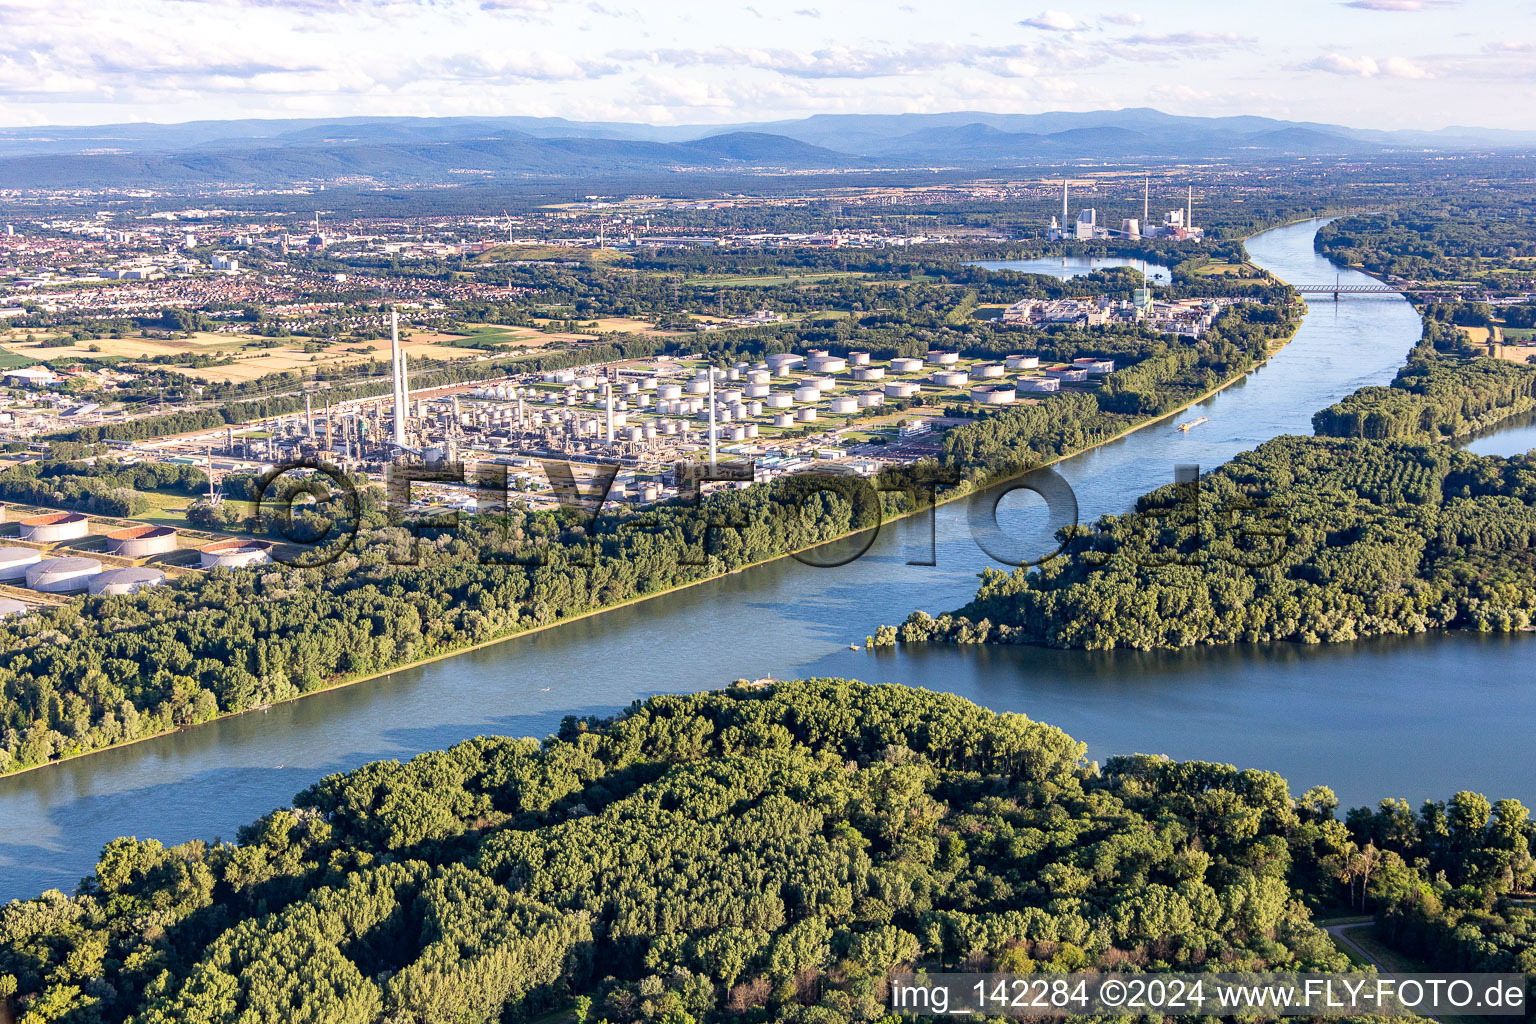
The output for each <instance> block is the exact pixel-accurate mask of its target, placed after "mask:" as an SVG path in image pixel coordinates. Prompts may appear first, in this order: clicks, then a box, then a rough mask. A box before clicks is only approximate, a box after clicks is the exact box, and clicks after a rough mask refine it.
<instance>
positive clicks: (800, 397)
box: [795, 384, 821, 402]
mask: <svg viewBox="0 0 1536 1024" xmlns="http://www.w3.org/2000/svg"><path fill="white" fill-rule="evenodd" d="M795 401H797V402H819V401H821V388H817V387H811V386H810V385H809V384H804V385H801V386H800V387H798V388H795Z"/></svg>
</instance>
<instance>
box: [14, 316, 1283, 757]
mask: <svg viewBox="0 0 1536 1024" xmlns="http://www.w3.org/2000/svg"><path fill="white" fill-rule="evenodd" d="M1299 329H1300V322H1298V323H1297V324H1296V325H1295V326H1294V327H1293V328H1292V330H1291V331H1290V332H1289V333H1287V334H1286V335H1284V336H1283V337H1280V338H1277V339H1274V340H1272V341H1271V342H1270V343H1269V345H1268V347H1267V350H1266V352H1265V354H1264V356H1263V358H1262V359H1258V360H1256V361H1255V362H1254V363H1253V364H1252V365H1250V366H1248V367H1246V368H1245V369H1243V370H1242V371H1241V372H1238V373H1235V374H1233V375H1231V376H1230V377H1228V378H1227V379H1225V380H1223V381H1222V382H1221V383H1219V384H1217V385H1216V386H1214V387H1212V388H1209V389H1207V390H1206V391H1204V392H1201V393H1199V394H1197V395H1194V396H1192V397H1190V398H1189V399H1188V400H1187V401H1184V402H1182V403H1181V404H1179V405H1178V406H1177V407H1175V408H1172V409H1169V410H1167V411H1166V412H1162V413H1159V414H1156V415H1152V416H1148V417H1145V418H1143V419H1141V420H1137V421H1134V422H1133V423H1131V424H1130V425H1129V426H1127V427H1125V428H1124V429H1123V430H1119V431H1117V432H1115V433H1114V434H1111V435H1109V436H1106V437H1103V438H1101V439H1099V440H1098V441H1096V442H1094V443H1093V444H1089V445H1084V446H1083V447H1081V448H1077V449H1072V450H1069V451H1065V452H1062V453H1060V454H1058V455H1056V456H1054V457H1053V458H1051V459H1049V460H1046V461H1044V462H1042V463H1040V464H1038V465H1035V466H1031V467H1029V468H1028V469H1024V470H1020V471H1017V472H1013V473H1010V474H1008V475H1006V476H1002V477H998V478H996V479H989V480H987V481H986V482H985V483H984V484H982V485H979V486H978V485H977V484H973V483H971V482H970V481H966V480H962V481H960V483H959V484H957V485H956V486H955V487H953V488H951V489H950V490H949V491H947V492H945V494H943V495H942V496H939V497H938V500H936V501H934V502H931V503H925V504H921V505H918V506H917V507H915V508H913V509H911V510H909V511H906V512H903V513H899V514H896V515H892V516H890V517H889V518H885V517H884V516H882V520H881V526H882V527H883V526H885V525H888V524H890V523H893V522H897V521H900V520H902V519H905V518H908V517H911V516H914V515H918V514H922V513H927V512H931V511H932V510H933V509H935V508H937V507H940V506H943V505H948V504H950V503H953V502H956V501H959V500H961V499H964V498H967V497H970V496H971V495H972V494H974V493H976V492H977V491H978V490H990V489H992V488H995V487H1001V486H1004V485H1006V484H1008V483H1010V482H1012V481H1014V480H1017V479H1019V478H1020V477H1022V476H1024V475H1025V474H1027V473H1030V472H1034V471H1036V470H1038V469H1041V468H1046V467H1049V466H1054V465H1057V464H1060V463H1062V462H1065V461H1068V460H1071V459H1076V458H1079V457H1081V456H1083V455H1085V454H1087V453H1088V452H1091V451H1094V450H1096V449H1098V448H1102V447H1104V446H1106V445H1110V444H1113V443H1115V442H1117V441H1121V440H1123V439H1125V438H1127V437H1129V436H1131V435H1133V434H1135V433H1137V432H1139V431H1141V430H1144V429H1146V428H1148V427H1152V426H1155V425H1157V424H1159V423H1164V422H1166V421H1168V420H1170V419H1172V418H1173V417H1175V416H1178V415H1179V414H1180V413H1182V412H1185V411H1186V410H1188V409H1190V408H1192V407H1194V406H1197V405H1200V404H1201V403H1204V402H1207V401H1210V400H1211V399H1212V398H1213V397H1215V396H1216V395H1218V394H1220V393H1221V392H1223V391H1225V390H1226V389H1228V388H1230V387H1232V386H1233V385H1235V384H1237V383H1238V382H1240V381H1243V380H1245V379H1247V377H1248V376H1249V375H1250V374H1252V373H1253V372H1255V371H1256V370H1258V369H1260V368H1261V367H1263V366H1265V365H1266V364H1267V363H1268V362H1269V361H1270V359H1272V358H1273V357H1274V355H1275V354H1276V353H1277V352H1279V351H1281V350H1282V349H1284V348H1285V347H1286V346H1287V345H1288V344H1290V342H1291V341H1292V340H1294V338H1295V337H1296V333H1297V331H1298V330H1299ZM876 529H878V527H877V528H876ZM869 532H870V531H869V530H856V531H850V532H848V533H845V534H842V535H839V536H835V537H830V538H827V539H825V540H822V541H818V542H817V543H816V544H812V545H807V546H804V547H800V548H796V549H793V550H790V551H784V552H782V553H779V554H776V555H773V556H771V557H768V558H763V559H759V560H757V561H754V562H749V563H745V564H743V565H740V566H736V567H734V568H732V569H727V570H724V571H721V572H715V573H710V574H709V575H706V576H702V577H700V578H699V579H696V580H690V581H689V582H687V583H681V584H677V585H675V586H670V587H665V588H662V589H659V590H656V591H654V592H652V593H648V594H643V595H638V596H636V597H632V598H628V599H626V600H623V601H618V602H614V603H611V604H606V605H602V606H599V607H595V608H591V609H588V610H587V611H584V612H580V613H577V614H573V615H570V616H566V617H562V618H560V619H558V620H556V621H553V622H549V623H545V624H543V625H540V626H534V627H532V628H529V629H520V630H515V631H511V632H507V633H502V634H500V635H497V636H494V637H490V638H488V639H486V640H481V641H478V642H475V643H470V644H463V645H456V646H450V647H448V648H447V649H444V650H440V651H439V652H438V653H436V654H433V655H430V656H428V657H424V658H418V659H412V660H410V661H406V662H401V663H399V664H396V665H392V666H390V667H388V668H384V669H378V670H375V671H370V672H366V673H361V674H358V675H355V676H341V677H334V678H332V679H330V680H327V681H325V682H323V683H322V684H321V685H318V686H315V687H314V688H313V689H309V690H305V691H304V692H302V693H296V694H294V695H292V696H290V697H286V698H283V699H281V700H277V701H271V702H268V703H266V704H263V705H261V706H259V707H254V708H248V709H245V710H241V711H231V712H224V713H220V714H216V715H212V716H210V717H208V718H206V719H203V720H202V721H199V722H195V723H189V724H184V725H179V726H176V727H175V728H170V729H162V730H157V731H155V732H153V733H149V734H145V735H142V736H135V737H134V738H133V739H131V740H123V741H121V742H117V743H112V744H108V745H106V746H101V747H93V748H91V749H88V750H80V751H77V752H74V753H71V754H68V755H66V756H64V757H59V758H54V759H52V760H49V761H46V762H43V763H41V764H35V765H27V766H25V767H18V768H13V769H10V770H8V771H5V772H0V778H9V777H12V776H20V775H24V774H27V773H29V772H35V771H40V770H42V769H45V768H49V767H53V766H56V765H63V764H67V763H70V762H72V761H77V760H79V759H81V758H85V757H89V756H91V755H93V754H99V753H105V752H107V751H112V750H120V749H124V748H127V747H132V746H134V745H137V744H141V743H144V742H147V741H150V740H156V739H163V738H165V737H167V736H173V735H176V734H179V733H183V732H187V731H189V730H193V729H198V728H201V727H203V726H205V725H210V724H213V723H216V722H220V721H226V720H229V719H233V718H239V717H242V716H246V715H250V714H252V713H256V712H266V711H269V710H270V709H271V708H273V707H276V706H280V705H285V704H291V703H294V702H296V701H300V700H303V699H304V698H306V697H313V696H317V695H319V694H323V693H329V692H333V691H335V690H338V689H343V688H346V687H353V686H356V685H358V684H360V683H365V682H369V681H371V680H377V679H380V678H384V677H386V676H390V675H393V674H395V673H398V672H402V671H409V670H413V669H418V668H421V667H423V666H426V665H430V664H433V663H436V662H440V661H444V660H446V659H450V658H456V657H460V656H462V655H465V654H469V653H472V652H475V651H481V650H484V649H486V648H490V647H494V646H497V645H500V644H505V643H508V642H510V641H514V640H520V639H524V638H527V637H530V636H534V635H536V634H539V633H543V632H546V631H548V630H551V629H554V628H556V627H559V626H567V625H570V624H572V623H577V622H580V621H583V620H587V619H591V618H593V617H595V616H598V615H603V614H607V613H610V612H613V611H617V610H619V609H622V608H626V607H631V606H634V605H637V604H641V603H644V602H646V601H650V600H652V599H654V598H657V597H662V596H665V595H668V594H675V593H678V592H680V591H684V590H687V589H690V588H693V587H697V586H700V585H702V584H706V583H712V582H715V581H717V580H719V579H721V578H723V577H725V576H729V575H736V574H740V573H744V572H746V571H748V570H752V569H757V568H760V567H762V566H765V565H769V564H772V563H775V562H781V561H783V560H784V559H787V558H793V557H795V556H796V555H800V554H804V553H805V552H808V551H812V550H816V549H818V548H822V547H825V546H826V545H829V544H835V543H838V542H840V541H844V540H847V539H849V538H852V537H857V536H861V535H863V534H867V533H869Z"/></svg>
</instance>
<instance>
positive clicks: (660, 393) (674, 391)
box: [656, 384, 683, 402]
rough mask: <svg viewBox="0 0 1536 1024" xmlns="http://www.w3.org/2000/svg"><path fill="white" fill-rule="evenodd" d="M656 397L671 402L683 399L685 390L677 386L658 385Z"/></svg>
mask: <svg viewBox="0 0 1536 1024" xmlns="http://www.w3.org/2000/svg"><path fill="white" fill-rule="evenodd" d="M656 397H657V398H658V399H664V400H666V401H668V402H670V401H672V399H674V398H682V397H683V389H682V388H680V387H678V386H677V385H676V384H658V385H656Z"/></svg>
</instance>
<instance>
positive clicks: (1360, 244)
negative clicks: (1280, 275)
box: [1314, 185, 1536, 292]
mask: <svg viewBox="0 0 1536 1024" xmlns="http://www.w3.org/2000/svg"><path fill="white" fill-rule="evenodd" d="M1314 244H1315V245H1316V246H1317V249H1318V251H1319V252H1321V253H1323V254H1324V255H1326V256H1327V257H1328V258H1329V259H1332V260H1335V261H1337V262H1339V263H1342V264H1344V265H1346V266H1356V267H1361V268H1363V269H1365V270H1367V271H1369V272H1370V273H1373V274H1378V275H1381V276H1383V277H1388V278H1395V279H1398V280H1405V281H1425V282H1442V281H1444V282H1476V283H1478V284H1480V285H1483V286H1485V287H1487V288H1489V289H1491V290H1493V291H1495V292H1513V291H1518V290H1521V289H1524V290H1529V289H1530V288H1531V287H1532V284H1533V276H1536V273H1533V266H1536V265H1533V264H1532V263H1531V262H1530V261H1531V258H1532V257H1533V256H1536V200H1533V198H1532V195H1531V192H1530V187H1529V185H1526V186H1524V187H1520V186H1514V187H1508V188H1491V189H1490V188H1474V189H1471V190H1469V191H1468V192H1466V193H1465V194H1460V195H1455V196H1437V197H1434V198H1426V199H1419V200H1416V201H1413V202H1410V203H1407V204H1405V205H1403V206H1402V207H1401V208H1399V209H1395V210H1388V211H1382V212H1376V213H1364V214H1356V215H1353V216H1349V217H1340V218H1339V219H1337V220H1334V221H1331V222H1329V223H1328V224H1325V225H1323V227H1322V228H1320V229H1319V230H1318V232H1317V239H1316V241H1315V242H1314Z"/></svg>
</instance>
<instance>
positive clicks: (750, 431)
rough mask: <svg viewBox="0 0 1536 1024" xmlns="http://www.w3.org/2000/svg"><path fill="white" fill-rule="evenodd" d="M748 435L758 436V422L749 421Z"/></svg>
mask: <svg viewBox="0 0 1536 1024" xmlns="http://www.w3.org/2000/svg"><path fill="white" fill-rule="evenodd" d="M747 436H748V437H756V436H757V424H756V423H748V424H747Z"/></svg>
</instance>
